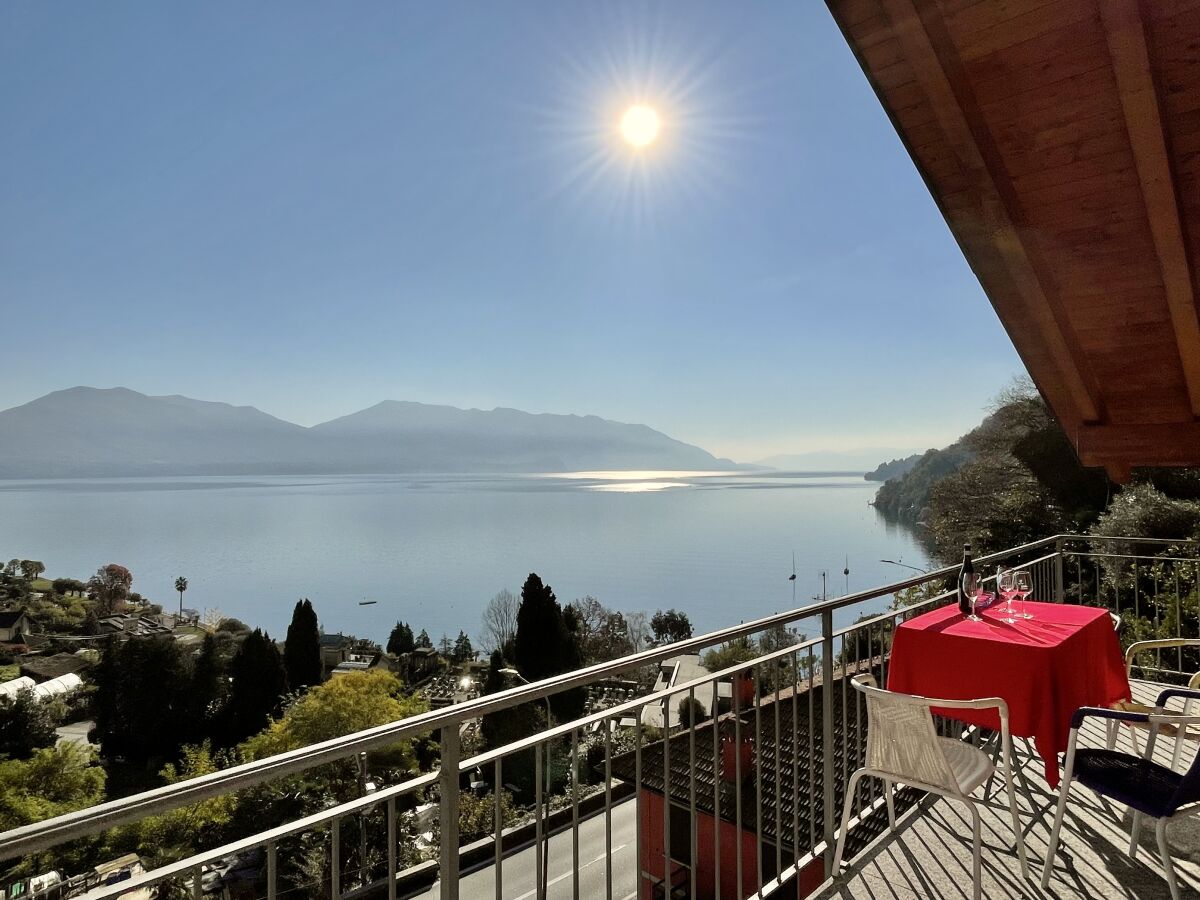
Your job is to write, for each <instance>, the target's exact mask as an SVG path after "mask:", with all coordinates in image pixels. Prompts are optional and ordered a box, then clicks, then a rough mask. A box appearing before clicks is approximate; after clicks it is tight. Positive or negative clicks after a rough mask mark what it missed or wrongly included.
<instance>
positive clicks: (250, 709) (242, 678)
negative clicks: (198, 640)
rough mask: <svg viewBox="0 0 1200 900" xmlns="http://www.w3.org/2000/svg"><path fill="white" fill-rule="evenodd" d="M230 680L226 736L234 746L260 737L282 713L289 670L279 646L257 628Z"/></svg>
mask: <svg viewBox="0 0 1200 900" xmlns="http://www.w3.org/2000/svg"><path fill="white" fill-rule="evenodd" d="M229 676H230V682H229V700H228V701H227V702H226V704H225V709H224V715H223V720H224V721H223V728H222V732H223V735H222V736H223V738H224V741H225V743H226V744H227V745H232V744H236V743H240V742H241V741H244V740H245V739H246V738H248V737H250V735H252V734H257V733H258V732H259V731H261V730H262V729H263V728H265V727H266V726H267V725H268V724H269V723H270V721H271V719H272V717H273V716H274V715H275V714H276V713H277V712H278V711H279V705H280V702H281V701H282V699H283V695H284V694H286V693H287V670H286V669H285V668H284V665H283V658H282V657H281V656H280V655H279V648H278V647H276V646H275V642H274V641H272V640H271V638H270V636H269V635H267V634H264V633H263V632H262V630H261V629H258V628H255V629H254V630H253V631H252V632H250V633H249V634H248V635H246V639H245V640H244V641H242V644H241V646H240V647H238V650H237V653H235V654H234V657H233V660H232V662H230V665H229Z"/></svg>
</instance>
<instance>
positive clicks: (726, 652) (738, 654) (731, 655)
mask: <svg viewBox="0 0 1200 900" xmlns="http://www.w3.org/2000/svg"><path fill="white" fill-rule="evenodd" d="M757 656H758V650H757V649H756V648H755V646H754V640H753V639H752V638H749V637H739V638H734V639H733V640H731V641H727V642H725V643H724V644H722V645H721V646H720V647H713V648H712V649H711V650H709V651H707V652H706V653H705V654H704V656H703V657H701V660H700V661H701V663H703V665H704V668H706V669H708V671H710V672H719V671H721V670H722V669H727V668H729V667H730V666H736V665H737V664H738V663H744V662H749V661H750V660H752V659H754V658H755V657H757Z"/></svg>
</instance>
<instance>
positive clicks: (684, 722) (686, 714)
mask: <svg viewBox="0 0 1200 900" xmlns="http://www.w3.org/2000/svg"><path fill="white" fill-rule="evenodd" d="M676 708H677V709H678V710H679V724H680V725H681V726H682V727H684V728H692V727H694V726H696V725H699V724H700V723H701V722H703V721H705V720H707V719H708V712H707V710H705V709H704V704H703V703H701V702H700V701H699V700H697V699H696V698H695V697H680V698H679V705H678V707H676Z"/></svg>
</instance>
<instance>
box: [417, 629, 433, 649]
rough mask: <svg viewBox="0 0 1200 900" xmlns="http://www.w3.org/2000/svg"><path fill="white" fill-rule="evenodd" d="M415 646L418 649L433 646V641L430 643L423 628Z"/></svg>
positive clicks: (427, 634)
mask: <svg viewBox="0 0 1200 900" xmlns="http://www.w3.org/2000/svg"><path fill="white" fill-rule="evenodd" d="M417 646H418V647H432V646H433V641H431V640H430V639H429V632H428V631H426V630H425V629H424V628H422V629H421V633H420V634H418V635H417Z"/></svg>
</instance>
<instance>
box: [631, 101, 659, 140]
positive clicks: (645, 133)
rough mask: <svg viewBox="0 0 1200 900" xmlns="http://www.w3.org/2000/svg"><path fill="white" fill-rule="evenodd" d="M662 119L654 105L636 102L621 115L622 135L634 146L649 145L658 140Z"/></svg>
mask: <svg viewBox="0 0 1200 900" xmlns="http://www.w3.org/2000/svg"><path fill="white" fill-rule="evenodd" d="M661 129H662V120H660V119H659V117H658V112H657V111H655V109H654V107H652V106H645V105H643V104H640V103H639V104H635V105H634V106H631V107H629V109H627V110H625V114H624V115H622V116H621V137H623V138H624V139H625V142H626V143H628V144H629V145H630V146H632V147H638V148H641V147H648V146H650V145H651V144H653V143H654V142H655V141H656V140H658V133H659V131H660V130H661Z"/></svg>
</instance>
